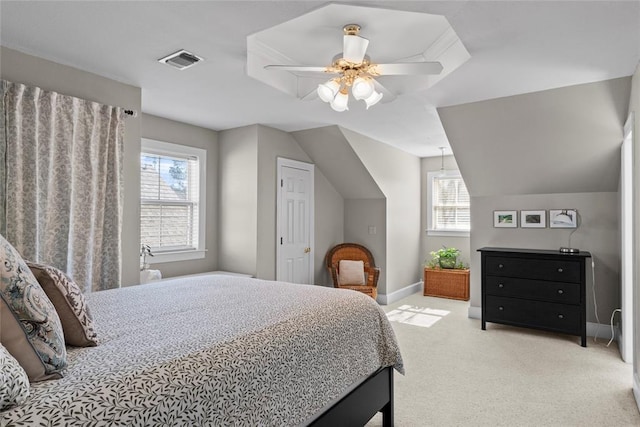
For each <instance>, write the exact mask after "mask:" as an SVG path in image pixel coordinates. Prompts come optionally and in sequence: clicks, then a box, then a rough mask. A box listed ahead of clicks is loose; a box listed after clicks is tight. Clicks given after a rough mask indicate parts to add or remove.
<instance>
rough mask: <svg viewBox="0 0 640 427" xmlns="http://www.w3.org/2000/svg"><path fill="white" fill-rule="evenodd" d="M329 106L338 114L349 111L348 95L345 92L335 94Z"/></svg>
mask: <svg viewBox="0 0 640 427" xmlns="http://www.w3.org/2000/svg"><path fill="white" fill-rule="evenodd" d="M329 105H331V108H333V109H334V110H335V111H337V112H339V113H341V112H343V111H346V110H349V94H348V93H347V92H346V91H344V90H341V91H340V92H338V93H337V94H336V97H335V98H333V101H331V102H330V103H329Z"/></svg>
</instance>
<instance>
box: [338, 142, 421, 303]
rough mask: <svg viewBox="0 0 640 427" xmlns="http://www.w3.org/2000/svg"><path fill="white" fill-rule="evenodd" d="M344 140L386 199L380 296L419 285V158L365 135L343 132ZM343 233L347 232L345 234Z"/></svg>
mask: <svg viewBox="0 0 640 427" xmlns="http://www.w3.org/2000/svg"><path fill="white" fill-rule="evenodd" d="M342 132H343V133H344V135H345V137H346V139H347V141H348V142H349V144H350V145H351V146H352V147H353V149H354V151H355V152H356V154H357V155H358V157H359V158H360V160H361V161H362V164H364V165H365V167H366V168H367V170H368V171H369V173H370V174H371V176H372V177H373V179H374V180H375V182H376V183H377V185H378V187H380V189H381V190H382V192H383V193H384V195H385V197H386V200H387V201H386V210H387V212H386V214H387V218H386V220H387V225H386V234H387V247H386V258H387V260H386V267H387V268H386V269H385V271H382V272H381V273H380V274H381V275H385V276H386V286H382V287H381V289H380V293H381V294H386V295H390V294H392V293H393V292H395V291H398V290H401V289H402V288H404V287H406V286H408V285H411V284H413V283H416V282H418V280H417V278H418V275H417V272H419V271H420V266H421V264H422V259H421V258H422V256H421V254H420V159H419V158H418V157H416V156H413V155H411V154H408V153H405V152H404V151H400V150H398V149H396V148H393V147H391V146H389V145H386V144H383V143H381V142H379V141H376V140H374V139H371V138H368V137H366V136H364V135H361V134H358V133H356V132H353V131H350V130H348V129H342ZM345 234H346V233H345Z"/></svg>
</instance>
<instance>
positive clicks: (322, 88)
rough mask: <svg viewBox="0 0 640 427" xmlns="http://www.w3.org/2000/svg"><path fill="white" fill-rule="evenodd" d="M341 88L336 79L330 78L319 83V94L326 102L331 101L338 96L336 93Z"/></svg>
mask: <svg viewBox="0 0 640 427" xmlns="http://www.w3.org/2000/svg"><path fill="white" fill-rule="evenodd" d="M339 90H340V83H338V82H337V81H335V80H329V81H328V82H326V83H320V84H319V85H318V96H319V97H320V99H322V100H323V101H324V102H331V101H333V99H334V98H335V97H336V93H338V91H339Z"/></svg>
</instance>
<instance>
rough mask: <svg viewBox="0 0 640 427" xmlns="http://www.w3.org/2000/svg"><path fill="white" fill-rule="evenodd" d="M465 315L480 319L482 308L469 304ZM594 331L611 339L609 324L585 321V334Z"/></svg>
mask: <svg viewBox="0 0 640 427" xmlns="http://www.w3.org/2000/svg"><path fill="white" fill-rule="evenodd" d="M467 316H469V318H470V319H481V318H482V308H481V307H476V306H473V305H471V306H469V310H468V312H467ZM596 332H597V334H598V338H601V339H605V340H610V339H611V326H610V325H603V324H598V323H592V322H587V336H589V337H595V336H596ZM619 332H620V331H617V332H615V335H616V339H617V338H618V337H619V336H620V333H619Z"/></svg>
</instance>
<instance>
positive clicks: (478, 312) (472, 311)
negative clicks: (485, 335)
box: [468, 305, 482, 319]
mask: <svg viewBox="0 0 640 427" xmlns="http://www.w3.org/2000/svg"><path fill="white" fill-rule="evenodd" d="M468 316H469V318H471V319H481V318H482V308H481V307H475V306H473V305H470V306H469V311H468Z"/></svg>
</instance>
